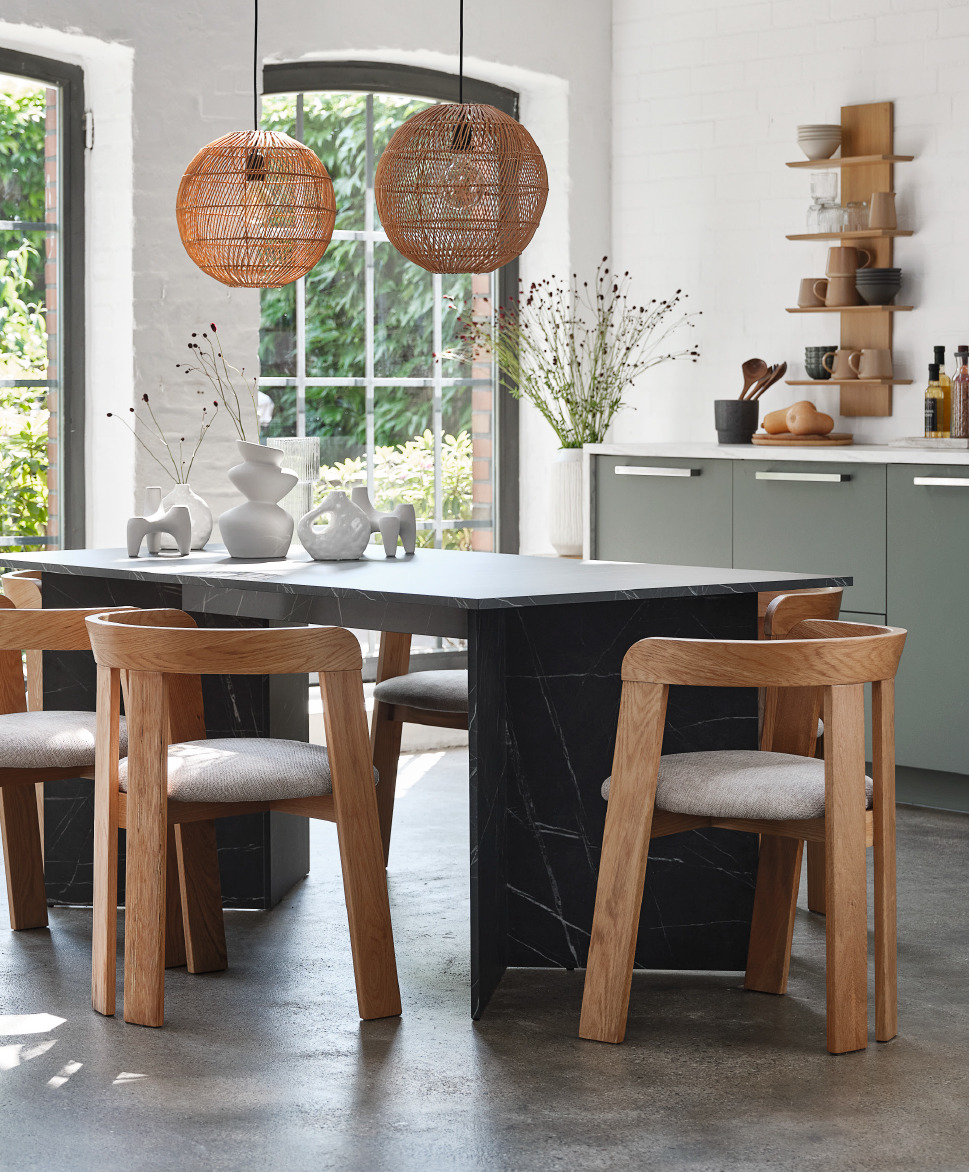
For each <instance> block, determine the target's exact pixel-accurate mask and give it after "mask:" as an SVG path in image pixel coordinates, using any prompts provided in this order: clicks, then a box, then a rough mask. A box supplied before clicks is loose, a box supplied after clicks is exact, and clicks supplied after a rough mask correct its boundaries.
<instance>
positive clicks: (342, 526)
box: [296, 490, 397, 562]
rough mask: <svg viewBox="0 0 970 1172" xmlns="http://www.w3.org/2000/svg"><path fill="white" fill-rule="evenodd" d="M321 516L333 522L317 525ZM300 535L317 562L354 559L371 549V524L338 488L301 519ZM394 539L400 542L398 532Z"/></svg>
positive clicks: (298, 526)
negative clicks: (369, 547) (368, 546)
mask: <svg viewBox="0 0 970 1172" xmlns="http://www.w3.org/2000/svg"><path fill="white" fill-rule="evenodd" d="M319 517H329V518H330V522H329V523H328V524H327V525H321V526H316V527H315V526H314V524H313V522H314V521H316V520H317V518H319ZM296 534H297V537H299V539H300V541H301V543H302V545H303V548H304V549H305V550H306V551H307V553H308V554H309V555H310V557H312V558H313V560H314V561H317V562H352V561H356V560H357V559H358V558H359V557H360V556H361V555H362V554H363V552H364V550H365V549H366V548H367V543H368V541H370V534H371V523H370V518H369V517H368V516H367V514H366V513H365V512H364V510H363V509H361V508H358V506H357V505H355V504H354V503H353V501H351V500H350V498H349V497H348V496H347V494H346V493H345V492H340V491H338V490H335V491H334V492H331V493H330V494H329V495H328V496H326V497H324V499H323V500H322V501H321V502H320V504H318V505H317V507H316V508H315V509H311V510H310V511H309V513H307V514H306V516H305V517H301V518H300V521H299V523H298V525H297V527H296ZM394 540H395V542H396V541H397V535H396V534H395V538H394Z"/></svg>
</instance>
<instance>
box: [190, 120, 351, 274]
mask: <svg viewBox="0 0 970 1172" xmlns="http://www.w3.org/2000/svg"><path fill="white" fill-rule="evenodd" d="M175 214H176V218H177V220H178V228H179V235H180V236H181V237H182V243H183V244H184V245H185V251H186V252H187V253H188V254H189V256H190V257H191V258H192V260H194V261H195V263H196V264H197V265H198V266H199V268H200V269H202V271H203V272H204V273H208V274H209V276H210V277H215V279H216V280H217V281H221V282H222V283H223V284H224V285H236V286H244V287H246V288H250V289H275V288H277V287H279V286H280V285H288V284H289V283H290V282H291V281H295V280H296V279H297V278H298V277H302V276H303V275H304V274H305V273H307V272H309V271H310V269H312V268H313V266H314V265H315V264H316V263H317V261H318V260H319V259H320V257H321V256H323V254H324V253H325V252H326V250H327V245H328V244H329V243H330V237H331V235H332V234H333V225H334V220H335V219H336V215H337V211H336V203H335V201H334V196H333V184H332V183H331V182H330V176H329V175H328V174H327V168H326V167H325V166H324V165H323V163H321V162H320V160H319V159H318V158H317V156H316V155H315V154H314V153H313V151H311V150H310V148H309V147H307V146H304V145H303V143H300V142H297V141H296V139H294V138H290V136H289V135H288V134H280V133H278V132H276V131H270V130H247V131H238V132H236V133H234V134H226V135H224V136H223V137H222V138H217V139H216V141H215V142H210V143H209V145H208V146H205V147H203V148H202V150H201V151H199V153H198V154H197V155H196V156H195V158H194V159H193V160H192V162H191V163H189V166H188V169H187V170H186V172H185V174H184V175H183V176H182V182H181V183H180V184H179V190H178V196H177V197H176V201H175Z"/></svg>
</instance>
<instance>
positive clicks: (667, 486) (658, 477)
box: [590, 456, 731, 566]
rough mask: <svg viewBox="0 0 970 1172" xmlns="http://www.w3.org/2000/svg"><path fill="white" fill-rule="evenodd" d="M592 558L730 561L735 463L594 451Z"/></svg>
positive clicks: (679, 562)
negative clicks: (732, 468)
mask: <svg viewBox="0 0 970 1172" xmlns="http://www.w3.org/2000/svg"><path fill="white" fill-rule="evenodd" d="M592 493H593V499H592V502H591V509H590V512H591V516H592V519H593V533H592V543H591V549H592V555H593V557H596V558H605V559H607V560H613V561H627V562H659V563H661V564H663V565H674V566H730V565H731V461H730V460H680V459H672V458H670V457H656V458H654V457H652V456H651V457H649V458H648V457H642V456H637V457H634V456H596V457H594V462H593V467H592Z"/></svg>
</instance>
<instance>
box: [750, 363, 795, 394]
mask: <svg viewBox="0 0 970 1172" xmlns="http://www.w3.org/2000/svg"><path fill="white" fill-rule="evenodd" d="M787 370H788V363H787V362H783V363H782V364H781V366H778V367H776V368H775V371H774V373H773V374H772V375H771V376H770V377H769V378H767V379H763V380H762V381H761V383H759V385H758V386H757V387H756V388H755V390H754V391H753V392H752V394H751V398H752V399H760V398H761V396H762V395H763V394H764V393H765V391H766V390H767V389H768V388H769V387H772V386H774V385H775V383H776V382H777V381H778V380H779V379H780V378H782V377H784V375H785V374H786V372H787Z"/></svg>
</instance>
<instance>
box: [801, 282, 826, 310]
mask: <svg viewBox="0 0 970 1172" xmlns="http://www.w3.org/2000/svg"><path fill="white" fill-rule="evenodd" d="M816 285H824V286H825V289H823V290H822V292H821V293H816V291H815V286H816ZM828 287H829V283H828V281H827V280H825V279H824V278H822V279H821V280H817V279H816V278H815V277H802V279H801V281H799V283H798V307H799V309H813V308H816V307H817V306H820V305H824V304H825V292H826V290H827V289H828Z"/></svg>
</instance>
